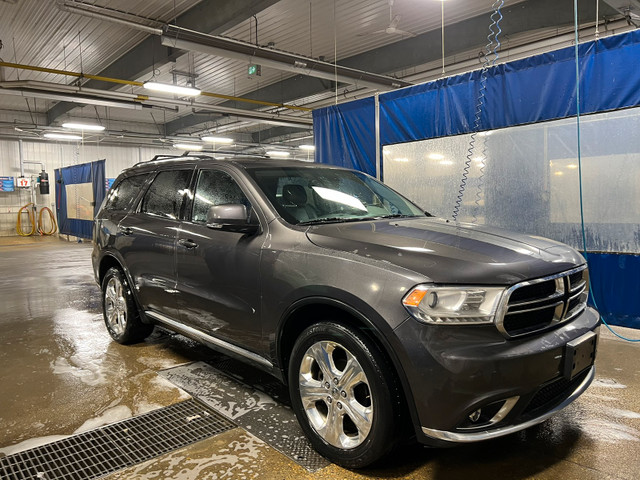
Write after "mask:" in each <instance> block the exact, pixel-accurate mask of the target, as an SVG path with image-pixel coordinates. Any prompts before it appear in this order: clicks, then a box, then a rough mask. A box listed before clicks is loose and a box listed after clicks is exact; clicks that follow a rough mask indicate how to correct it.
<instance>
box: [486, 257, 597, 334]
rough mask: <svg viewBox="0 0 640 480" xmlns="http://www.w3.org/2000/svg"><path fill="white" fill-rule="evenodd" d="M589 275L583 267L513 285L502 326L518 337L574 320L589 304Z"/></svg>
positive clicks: (501, 319)
mask: <svg viewBox="0 0 640 480" xmlns="http://www.w3.org/2000/svg"><path fill="white" fill-rule="evenodd" d="M588 275H589V274H588V270H587V267H586V266H583V267H580V268H577V269H574V270H569V271H568V272H564V273H560V274H557V275H552V276H550V277H545V278H541V279H537V280H531V281H528V282H523V283H519V284H518V285H515V286H513V287H511V288H510V289H509V290H508V291H507V299H506V301H507V305H506V309H505V313H504V315H503V316H502V318H499V319H498V329H499V330H500V331H501V332H502V333H503V334H505V335H506V336H508V337H518V336H521V335H526V334H528V333H533V332H539V331H542V330H546V329H547V328H552V327H554V326H556V325H558V324H560V323H564V322H568V321H570V320H572V319H574V318H575V317H577V316H578V315H579V314H580V313H582V311H583V310H584V309H585V307H586V305H587V297H588V296H589V292H588V289H587V286H588V283H589V281H588V278H589V276H588Z"/></svg>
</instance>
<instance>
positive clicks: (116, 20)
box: [57, 2, 162, 35]
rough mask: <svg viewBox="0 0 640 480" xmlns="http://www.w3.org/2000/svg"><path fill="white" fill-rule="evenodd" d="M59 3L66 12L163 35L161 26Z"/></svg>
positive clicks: (59, 6)
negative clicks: (152, 25) (157, 26)
mask: <svg viewBox="0 0 640 480" xmlns="http://www.w3.org/2000/svg"><path fill="white" fill-rule="evenodd" d="M57 5H58V8H59V9H60V10H63V11H65V12H69V13H75V14H77V15H84V16H85V17H90V18H97V19H98V20H106V21H107V22H112V23H117V24H119V25H124V26H126V27H129V28H134V29H136V30H140V31H142V32H145V33H150V34H152V35H162V29H161V28H154V27H149V26H147V25H142V24H140V23H136V22H131V21H129V20H124V19H122V18H118V17H116V16H113V15H110V14H108V13H106V12H103V13H97V12H91V11H89V10H85V9H83V8H82V7H80V6H79V5H69V4H67V3H66V2H64V3H60V2H58V4H57Z"/></svg>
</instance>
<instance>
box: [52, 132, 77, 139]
mask: <svg viewBox="0 0 640 480" xmlns="http://www.w3.org/2000/svg"><path fill="white" fill-rule="evenodd" d="M44 138H51V139H53V140H82V137H81V136H80V135H70V134H68V133H45V134H44Z"/></svg>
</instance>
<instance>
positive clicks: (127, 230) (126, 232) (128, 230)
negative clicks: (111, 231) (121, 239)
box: [120, 227, 133, 235]
mask: <svg viewBox="0 0 640 480" xmlns="http://www.w3.org/2000/svg"><path fill="white" fill-rule="evenodd" d="M120 231H121V232H122V234H123V235H131V234H132V233H133V228H131V227H120Z"/></svg>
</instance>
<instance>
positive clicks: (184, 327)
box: [144, 310, 273, 371]
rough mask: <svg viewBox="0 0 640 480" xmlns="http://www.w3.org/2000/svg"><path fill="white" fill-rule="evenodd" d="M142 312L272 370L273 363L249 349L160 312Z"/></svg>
mask: <svg viewBox="0 0 640 480" xmlns="http://www.w3.org/2000/svg"><path fill="white" fill-rule="evenodd" d="M144 313H145V315H146V316H148V317H149V318H152V319H153V320H155V321H156V322H158V323H160V324H162V325H165V326H167V327H168V328H169V329H170V330H173V331H176V332H178V333H181V334H183V335H185V336H187V337H189V338H192V339H194V340H197V341H199V342H202V343H205V344H207V345H210V346H211V347H212V348H214V349H217V350H221V351H222V352H223V353H229V354H234V355H236V356H240V357H242V358H246V359H247V360H251V361H252V362H254V363H257V364H258V365H260V366H262V367H263V368H265V367H266V368H267V369H268V370H269V371H272V370H273V364H272V363H271V362H270V361H269V360H267V359H266V358H264V357H261V356H260V355H258V354H257V353H253V352H250V351H249V350H245V349H244V348H241V347H238V346H237V345H234V344H232V343H229V342H225V341H224V340H220V339H219V338H216V337H212V336H211V335H207V334H206V333H204V332H201V331H200V330H196V329H195V328H192V327H190V326H188V325H184V324H182V323H180V322H176V321H175V320H173V319H171V318H169V317H167V316H165V315H162V314H161V313H157V312H152V311H149V310H146V311H145V312H144Z"/></svg>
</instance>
